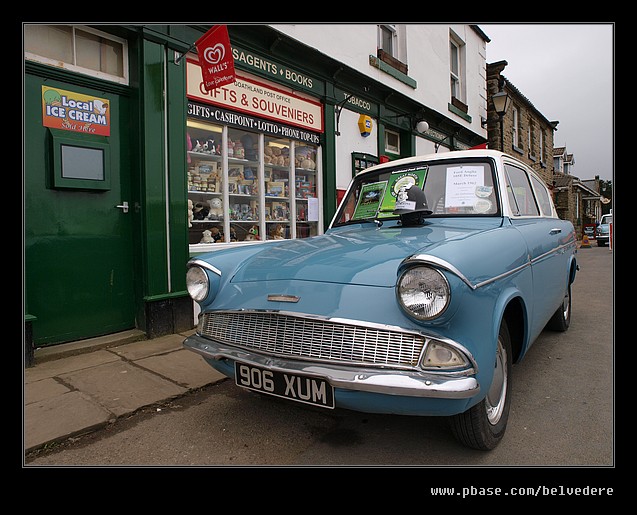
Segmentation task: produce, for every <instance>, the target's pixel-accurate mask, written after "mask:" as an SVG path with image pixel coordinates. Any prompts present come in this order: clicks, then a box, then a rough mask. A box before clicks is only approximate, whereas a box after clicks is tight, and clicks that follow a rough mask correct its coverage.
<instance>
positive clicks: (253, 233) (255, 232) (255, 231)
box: [246, 225, 261, 241]
mask: <svg viewBox="0 0 637 515" xmlns="http://www.w3.org/2000/svg"><path fill="white" fill-rule="evenodd" d="M260 239H261V238H259V227H258V226H256V225H253V226H252V227H250V229H249V230H248V234H247V235H246V241H253V240H260Z"/></svg>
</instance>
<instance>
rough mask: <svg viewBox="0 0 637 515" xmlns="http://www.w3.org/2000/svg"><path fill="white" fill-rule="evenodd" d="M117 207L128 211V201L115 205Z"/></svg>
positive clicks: (125, 211)
mask: <svg viewBox="0 0 637 515" xmlns="http://www.w3.org/2000/svg"><path fill="white" fill-rule="evenodd" d="M115 207H116V208H119V209H121V210H122V211H123V212H124V213H128V202H126V201H124V202H122V203H121V204H120V205H119V206H115Z"/></svg>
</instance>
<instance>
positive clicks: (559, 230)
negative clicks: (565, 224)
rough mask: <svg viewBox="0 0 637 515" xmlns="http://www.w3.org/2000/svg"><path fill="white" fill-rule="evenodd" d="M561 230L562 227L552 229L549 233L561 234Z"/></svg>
mask: <svg viewBox="0 0 637 515" xmlns="http://www.w3.org/2000/svg"><path fill="white" fill-rule="evenodd" d="M561 232H562V229H558V228H555V229H551V232H549V234H559V233H561Z"/></svg>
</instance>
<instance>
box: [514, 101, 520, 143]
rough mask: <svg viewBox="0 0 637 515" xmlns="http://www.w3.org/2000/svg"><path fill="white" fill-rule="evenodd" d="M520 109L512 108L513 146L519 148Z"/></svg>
mask: <svg viewBox="0 0 637 515" xmlns="http://www.w3.org/2000/svg"><path fill="white" fill-rule="evenodd" d="M519 129H520V108H519V107H518V106H513V146H514V147H518V148H519V147H520V143H519V140H520V130H519Z"/></svg>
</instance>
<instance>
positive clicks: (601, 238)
mask: <svg viewBox="0 0 637 515" xmlns="http://www.w3.org/2000/svg"><path fill="white" fill-rule="evenodd" d="M612 223H613V215H603V216H602V219H601V220H600V222H599V225H598V226H597V231H596V234H595V238H596V239H597V246H598V247H604V246H606V245H608V241H609V239H610V224H612Z"/></svg>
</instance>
